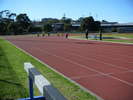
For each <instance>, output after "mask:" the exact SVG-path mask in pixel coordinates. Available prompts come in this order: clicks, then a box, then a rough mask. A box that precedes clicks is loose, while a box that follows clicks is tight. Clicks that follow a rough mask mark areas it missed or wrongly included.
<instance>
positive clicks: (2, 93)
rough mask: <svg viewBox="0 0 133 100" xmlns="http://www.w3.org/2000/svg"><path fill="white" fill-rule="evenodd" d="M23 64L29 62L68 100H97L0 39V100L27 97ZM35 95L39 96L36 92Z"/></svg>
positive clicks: (26, 83)
mask: <svg viewBox="0 0 133 100" xmlns="http://www.w3.org/2000/svg"><path fill="white" fill-rule="evenodd" d="M24 62H31V63H32V64H33V65H34V66H36V68H37V69H38V71H40V72H41V73H42V74H43V75H44V76H45V77H46V78H47V79H48V80H49V81H50V82H51V83H52V84H53V85H54V86H55V87H56V88H58V90H59V91H60V92H62V94H63V95H64V96H65V97H66V98H67V99H68V100H97V99H96V97H94V96H92V95H90V94H89V93H88V92H86V91H84V90H82V89H81V88H80V87H78V86H76V85H75V84H74V83H72V82H70V81H69V80H67V79H65V78H64V77H62V76H61V75H59V74H57V73H56V72H54V71H52V70H51V69H50V68H48V67H46V66H45V65H44V64H42V63H40V62H39V61H37V60H35V59H34V58H32V57H31V56H29V55H27V54H25V53H24V52H22V51H20V50H19V49H17V48H16V47H15V46H14V45H12V44H10V43H9V42H8V41H6V40H4V39H0V100H14V99H17V98H23V97H27V96H28V82H27V81H28V79H27V74H26V72H25V70H24V68H23V64H24ZM35 95H39V93H38V91H37V90H36V92H35Z"/></svg>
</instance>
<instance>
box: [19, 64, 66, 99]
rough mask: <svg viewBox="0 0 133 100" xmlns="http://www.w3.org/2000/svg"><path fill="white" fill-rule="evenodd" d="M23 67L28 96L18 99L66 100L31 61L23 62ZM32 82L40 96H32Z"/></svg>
mask: <svg viewBox="0 0 133 100" xmlns="http://www.w3.org/2000/svg"><path fill="white" fill-rule="evenodd" d="M24 69H25V70H26V72H27V73H28V77H29V94H30V97H29V98H21V99H19V100H67V99H66V98H65V97H64V96H63V95H62V94H61V93H60V92H59V91H58V90H57V89H56V88H54V87H53V86H52V85H51V83H50V82H49V81H48V80H47V79H46V78H45V77H44V76H43V75H41V74H40V72H38V71H37V70H36V69H35V68H34V66H33V65H32V64H31V63H29V62H27V63H24ZM33 84H35V85H36V87H37V88H38V89H39V92H40V93H41V95H42V96H34V88H33Z"/></svg>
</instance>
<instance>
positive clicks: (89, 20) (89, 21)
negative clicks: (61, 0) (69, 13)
mask: <svg viewBox="0 0 133 100" xmlns="http://www.w3.org/2000/svg"><path fill="white" fill-rule="evenodd" d="M93 23H94V18H93V17H92V16H90V17H85V18H84V19H83V20H82V22H81V29H82V30H86V29H88V30H90V31H91V30H92V28H93Z"/></svg>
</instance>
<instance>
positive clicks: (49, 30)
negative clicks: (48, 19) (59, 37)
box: [43, 24, 52, 32]
mask: <svg viewBox="0 0 133 100" xmlns="http://www.w3.org/2000/svg"><path fill="white" fill-rule="evenodd" d="M43 31H44V32H51V31H52V26H51V25H50V24H44V26H43Z"/></svg>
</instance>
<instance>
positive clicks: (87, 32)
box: [85, 29, 89, 39]
mask: <svg viewBox="0 0 133 100" xmlns="http://www.w3.org/2000/svg"><path fill="white" fill-rule="evenodd" d="M88 34H89V31H88V29H87V30H86V33H85V37H86V39H88Z"/></svg>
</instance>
